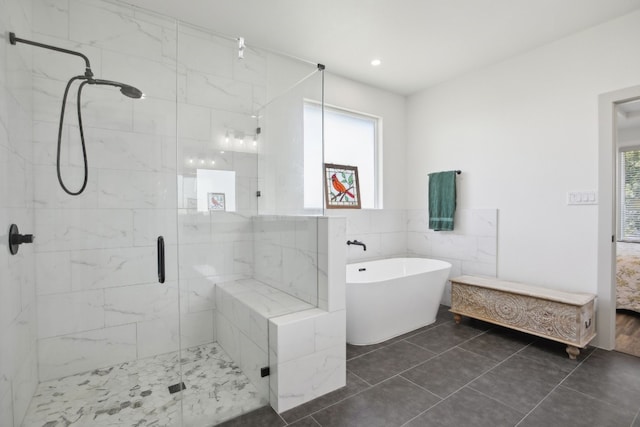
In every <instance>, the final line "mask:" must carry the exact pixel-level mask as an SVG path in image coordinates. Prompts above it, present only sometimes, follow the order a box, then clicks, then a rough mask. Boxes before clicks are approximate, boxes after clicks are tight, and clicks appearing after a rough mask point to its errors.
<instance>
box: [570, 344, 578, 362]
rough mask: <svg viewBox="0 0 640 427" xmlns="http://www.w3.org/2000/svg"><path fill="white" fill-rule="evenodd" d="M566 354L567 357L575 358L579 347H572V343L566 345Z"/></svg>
mask: <svg viewBox="0 0 640 427" xmlns="http://www.w3.org/2000/svg"><path fill="white" fill-rule="evenodd" d="M567 354H568V355H569V359H571V360H576V358H577V357H578V355H579V354H580V349H579V348H578V347H574V346H572V345H568V346H567Z"/></svg>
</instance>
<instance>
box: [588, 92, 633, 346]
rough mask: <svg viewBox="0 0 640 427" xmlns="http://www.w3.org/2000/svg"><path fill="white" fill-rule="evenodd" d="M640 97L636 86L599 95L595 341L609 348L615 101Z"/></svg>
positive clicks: (611, 343) (613, 318) (613, 324)
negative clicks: (596, 333)
mask: <svg viewBox="0 0 640 427" xmlns="http://www.w3.org/2000/svg"><path fill="white" fill-rule="evenodd" d="M635 98H640V86H633V87H629V88H625V89H620V90H617V91H614V92H608V93H604V94H602V95H600V97H599V105H598V107H599V124H600V126H599V127H600V135H599V147H598V193H599V194H598V199H599V204H598V303H597V304H598V308H597V314H596V324H597V330H598V336H597V337H596V341H595V342H594V344H595V345H597V346H598V347H601V348H604V349H606V350H613V349H614V348H615V345H616V298H615V296H616V289H615V283H616V280H615V274H616V260H615V254H616V252H615V241H616V235H617V230H616V209H615V202H616V193H615V191H616V180H615V176H614V174H615V172H616V159H617V156H616V136H615V132H616V117H615V114H616V111H615V110H616V108H615V107H616V105H617V104H622V103H624V102H627V101H631V100H633V99H635Z"/></svg>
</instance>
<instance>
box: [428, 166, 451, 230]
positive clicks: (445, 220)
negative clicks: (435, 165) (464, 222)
mask: <svg viewBox="0 0 640 427" xmlns="http://www.w3.org/2000/svg"><path fill="white" fill-rule="evenodd" d="M455 213H456V171H448V172H437V173H430V174H429V228H430V229H431V230H436V231H448V230H453V217H454V215H455Z"/></svg>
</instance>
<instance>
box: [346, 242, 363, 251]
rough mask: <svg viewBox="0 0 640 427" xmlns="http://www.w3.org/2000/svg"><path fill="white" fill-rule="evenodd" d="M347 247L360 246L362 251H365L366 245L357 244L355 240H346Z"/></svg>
mask: <svg viewBox="0 0 640 427" xmlns="http://www.w3.org/2000/svg"><path fill="white" fill-rule="evenodd" d="M347 245H358V246H362V249H364V250H365V251H366V250H367V245H365V244H364V243H362V242H358V241H357V240H347Z"/></svg>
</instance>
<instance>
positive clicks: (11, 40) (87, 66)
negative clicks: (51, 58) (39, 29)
mask: <svg viewBox="0 0 640 427" xmlns="http://www.w3.org/2000/svg"><path fill="white" fill-rule="evenodd" d="M9 43H11V44H12V45H15V44H16V43H24V44H28V45H31V46H36V47H42V48H44V49H49V50H55V51H56V52H62V53H67V54H69V55H75V56H79V57H81V58H82V59H84V63H85V70H84V75H85V77H87V78H88V79H90V80H91V79H93V71H91V64H90V63H89V58H87V57H86V56H85V55H84V54H82V53H80V52H76V51H73V50H69V49H63V48H61V47H57V46H51V45H48V44H44V43H38V42H34V41H31V40H25V39H21V38H18V37H16V33H13V32H10V33H9Z"/></svg>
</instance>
